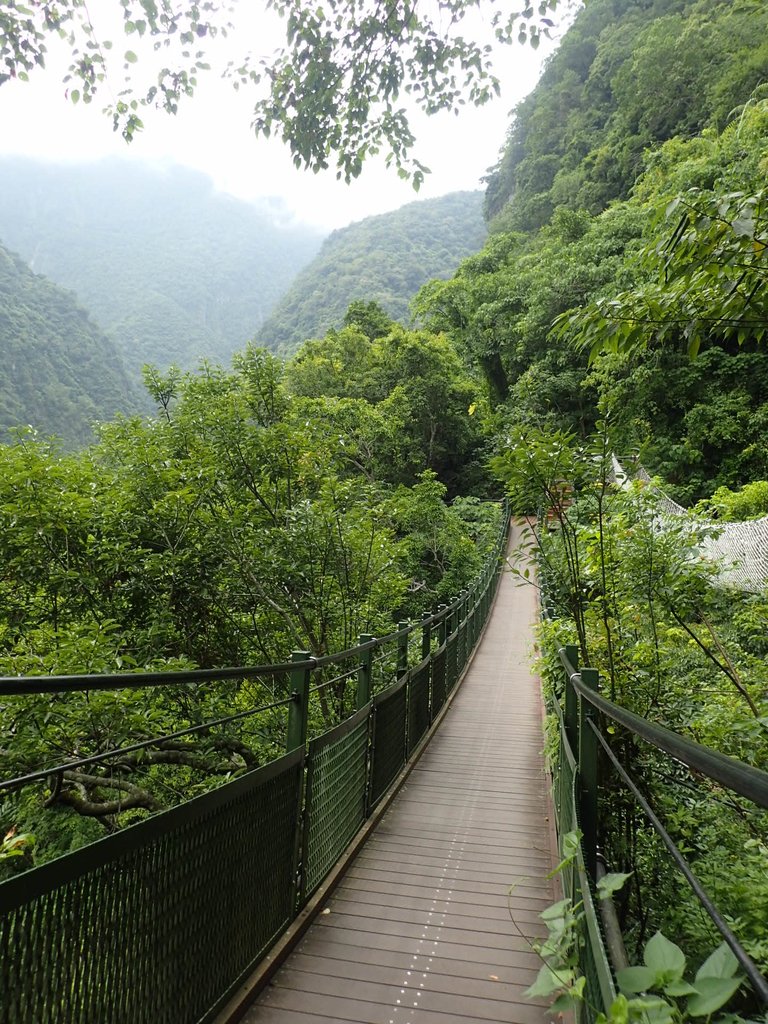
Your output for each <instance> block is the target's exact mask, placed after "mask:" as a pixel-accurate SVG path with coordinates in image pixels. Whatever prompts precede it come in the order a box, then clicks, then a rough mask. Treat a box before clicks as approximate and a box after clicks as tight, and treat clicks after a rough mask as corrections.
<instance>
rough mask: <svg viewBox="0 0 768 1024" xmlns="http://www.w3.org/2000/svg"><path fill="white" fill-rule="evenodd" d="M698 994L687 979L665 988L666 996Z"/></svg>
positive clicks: (673, 982) (672, 982)
mask: <svg viewBox="0 0 768 1024" xmlns="http://www.w3.org/2000/svg"><path fill="white" fill-rule="evenodd" d="M695 992H696V989H695V988H694V987H693V985H692V984H691V983H690V982H689V981H685V979H683V980H681V981H671V982H670V983H669V985H665V986H664V995H665V996H678V997H679V996H692V995H693V994H694V993H695Z"/></svg>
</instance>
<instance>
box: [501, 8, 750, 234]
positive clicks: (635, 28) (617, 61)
mask: <svg viewBox="0 0 768 1024" xmlns="http://www.w3.org/2000/svg"><path fill="white" fill-rule="evenodd" d="M767 82H768V8H766V6H765V4H760V3H756V2H753V0H739V2H737V3H735V2H733V0H590V3H589V4H586V5H585V6H584V8H583V9H582V10H581V11H579V14H578V16H577V18H576V19H575V21H574V23H573V25H572V27H571V28H570V29H569V31H568V32H567V34H566V35H565V37H564V38H563V40H562V43H561V44H560V47H559V48H558V50H557V51H556V52H555V53H554V54H553V55H552V57H550V59H549V61H548V63H547V66H546V68H545V71H544V73H543V75H542V77H541V80H540V81H539V83H538V85H537V86H536V88H535V89H534V90H533V92H531V93H530V95H529V96H528V97H527V98H526V99H524V100H523V101H522V102H521V103H520V104H519V105H518V106H517V108H516V109H515V111H514V117H513V120H512V124H511V126H510V129H509V133H508V136H507V142H506V145H505V147H504V150H503V152H502V155H501V159H500V161H499V163H498V165H497V167H496V168H495V170H494V171H493V173H492V174H491V175H490V177H489V178H488V191H487V195H486V204H485V206H486V215H487V216H488V217H489V218H497V221H496V223H495V224H494V225H493V227H494V229H501V230H506V231H510V230H512V231H518V230H523V231H531V230H536V229H537V228H539V227H541V226H542V225H543V224H545V223H547V221H548V220H549V218H550V217H551V215H552V213H553V211H554V210H555V209H557V207H559V206H566V207H569V208H571V209H585V210H588V211H589V212H590V213H599V212H600V211H601V210H603V209H605V207H606V206H607V204H608V203H609V202H610V201H611V200H613V199H616V198H622V199H625V198H627V196H628V195H629V192H630V190H631V188H632V185H633V184H634V182H635V180H636V179H637V177H638V175H639V174H640V173H641V171H642V170H643V167H644V154H645V153H646V151H647V150H648V149H650V148H655V147H658V145H659V144H660V143H661V142H663V141H664V140H666V139H670V138H672V137H673V136H675V135H680V136H683V137H690V136H692V135H696V134H697V133H698V132H700V131H702V129H704V128H705V127H708V126H711V127H713V128H716V129H720V130H721V129H722V128H723V127H725V125H726V124H727V123H728V121H729V120H730V119H732V118H733V117H734V116H738V111H739V108H740V106H741V105H743V104H745V103H749V102H752V101H753V100H754V99H755V98H756V97H757V96H760V95H765V94H766V89H767V88H768V87H767V86H766V83H767Z"/></svg>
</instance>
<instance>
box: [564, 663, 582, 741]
mask: <svg viewBox="0 0 768 1024" xmlns="http://www.w3.org/2000/svg"><path fill="white" fill-rule="evenodd" d="M565 656H566V658H567V659H568V661H569V662H570V663H571V665H573V671H574V672H578V671H579V648H578V647H577V646H576V644H566V648H565ZM563 717H564V719H565V735H566V736H567V737H568V742H569V743H570V745H571V750H572V751H573V753H574V755H576V754H577V753H578V737H579V699H578V696H577V694H576V690H575V689H574V686H573V683H572V682H571V678H570V676H569V675H568V674H567V673H566V679H565V707H564V709H563Z"/></svg>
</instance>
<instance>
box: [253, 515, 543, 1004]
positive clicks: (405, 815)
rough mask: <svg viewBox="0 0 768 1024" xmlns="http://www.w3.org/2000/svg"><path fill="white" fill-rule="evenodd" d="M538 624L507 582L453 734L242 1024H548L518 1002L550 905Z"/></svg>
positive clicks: (459, 702) (453, 713)
mask: <svg viewBox="0 0 768 1024" xmlns="http://www.w3.org/2000/svg"><path fill="white" fill-rule="evenodd" d="M515 532H516V531H513V539H512V543H514V542H515V536H514V534H515ZM535 614H536V607H535V592H534V589H533V588H532V587H516V586H515V584H514V581H513V580H512V578H511V577H510V575H509V574H504V575H503V576H502V579H501V583H500V588H499V594H498V597H497V600H496V604H495V607H494V610H493V614H492V617H491V620H490V622H489V624H488V628H487V629H486V632H485V635H484V637H483V639H482V641H481V644H480V646H479V648H478V650H477V651H476V653H475V657H474V660H473V661H472V664H471V666H470V668H469V671H468V673H467V675H466V678H465V679H464V682H463V684H462V686H461V688H460V690H459V691H458V693H457V694H456V697H455V699H454V701H453V704H452V705H451V707H450V709H449V710H448V712H447V714H446V716H445V719H444V720H443V723H442V725H441V726H440V728H439V729H438V731H437V732H436V734H435V736H434V737H433V739H432V741H431V743H430V744H429V746H428V747H427V749H426V751H425V752H424V754H423V755H422V757H421V759H420V760H419V762H418V764H417V765H416V767H415V768H414V770H413V771H412V773H411V775H410V776H409V778H408V780H407V781H406V783H405V785H404V786H403V787H402V789H401V790H400V792H399V793H398V795H397V797H396V798H395V800H394V801H393V803H392V806H391V807H390V808H389V810H388V811H387V813H386V815H385V816H384V817H383V819H382V821H381V823H380V824H379V827H378V828H377V829H376V831H375V832H374V833H373V835H372V836H371V838H370V839H369V840H368V842H367V843H366V845H365V846H364V847H363V849H362V851H361V852H360V853H359V855H358V856H357V858H356V859H355V860H354V861H353V863H352V865H351V867H350V869H349V871H348V872H347V874H346V875H345V876H344V878H343V879H342V881H341V883H340V884H339V886H338V888H337V889H336V890H335V892H334V893H333V895H332V896H331V897H330V899H329V900H328V903H327V906H326V907H325V909H324V910H323V911H322V913H321V914H320V916H319V917H318V918H317V919H316V922H315V923H314V924H313V925H312V927H311V928H310V930H309V931H308V932H307V934H306V935H305V936H304V938H303V940H302V941H301V942H300V944H299V946H298V947H297V949H296V950H295V951H294V953H293V954H292V955H291V956H290V957H289V958H288V960H287V961H286V963H285V964H284V966H283V967H282V968H281V970H280V971H279V972H278V973H277V974H276V975H275V977H274V979H273V980H272V982H271V983H270V984H269V985H268V986H267V988H266V989H265V990H264V991H263V992H262V993H261V996H260V997H259V999H258V1000H257V1002H256V1003H255V1004H254V1005H253V1006H252V1007H251V1008H250V1009H249V1010H248V1012H247V1013H246V1015H245V1017H244V1018H243V1020H244V1021H245V1024H289V1022H294V1024H328V1022H329V1021H339V1022H346V1021H351V1022H356V1024H488V1022H504V1024H542V1022H543V1021H544V1020H545V1014H544V1010H543V1009H542V1008H541V1007H539V1006H536V1005H534V1004H532V1003H531V1002H529V1001H528V1000H526V999H525V997H524V996H523V992H524V990H525V989H526V988H527V987H528V986H529V985H530V984H531V983H532V982H533V980H534V978H535V977H536V973H537V971H538V969H539V966H540V961H539V959H538V957H537V956H536V955H535V954H534V953H533V952H532V951H531V949H530V945H529V942H528V938H527V937H532V936H535V935H540V934H541V922H540V921H539V920H538V916H537V915H538V914H539V913H540V912H541V910H543V909H544V908H545V907H546V906H547V905H548V904H550V903H551V902H552V901H553V899H554V898H555V895H554V891H553V886H552V883H551V882H550V881H547V880H546V878H545V876H546V874H547V873H548V872H549V871H550V870H551V869H552V866H553V857H554V848H553V840H552V827H551V821H550V801H549V796H548V785H547V779H546V776H545V773H544V764H543V760H542V755H541V748H542V742H543V740H542V728H541V720H542V709H541V696H540V690H539V684H538V681H537V680H536V679H535V678H534V677H533V676H532V675H531V673H530V670H529V668H528V665H529V662H530V657H531V647H532V635H531V624H532V623H533V621H534V619H535ZM513 885H514V886H515V888H514V890H513V891H512V893H511V895H510V893H509V890H510V886H513Z"/></svg>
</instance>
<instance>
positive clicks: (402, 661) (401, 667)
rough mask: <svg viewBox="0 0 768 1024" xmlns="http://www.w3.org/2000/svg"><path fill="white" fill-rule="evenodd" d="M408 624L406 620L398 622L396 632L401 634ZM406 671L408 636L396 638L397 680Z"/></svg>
mask: <svg viewBox="0 0 768 1024" xmlns="http://www.w3.org/2000/svg"><path fill="white" fill-rule="evenodd" d="M409 626H410V622H408V621H407V620H405V621H403V622H398V624H397V631H398V633H400V634H402V632H403V630H404V629H408V627H409ZM407 671H408V634H407V633H406V634H405V636H402V635H401V636H399V637H398V638H397V678H398V679H399V678H400V676H402V675H405V673H406V672H407Z"/></svg>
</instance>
